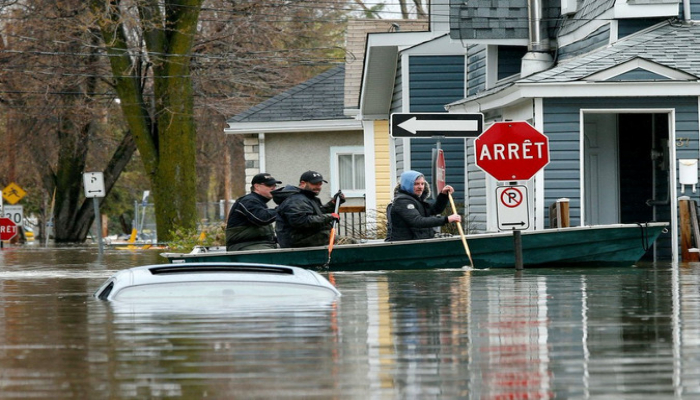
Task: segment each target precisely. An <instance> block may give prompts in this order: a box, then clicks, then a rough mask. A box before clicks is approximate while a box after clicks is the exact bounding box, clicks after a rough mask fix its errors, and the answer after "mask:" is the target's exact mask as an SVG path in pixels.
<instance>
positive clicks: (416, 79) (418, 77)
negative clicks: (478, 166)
mask: <svg viewBox="0 0 700 400" xmlns="http://www.w3.org/2000/svg"><path fill="white" fill-rule="evenodd" d="M408 65H409V72H408V79H409V99H410V112H446V111H445V104H447V103H451V102H453V101H456V100H461V99H462V98H464V76H465V74H464V56H462V55H458V56H410V58H409V61H408ZM437 141H438V139H428V138H426V139H412V140H411V169H413V170H416V171H420V172H422V173H424V174H425V175H426V178H428V180H430V175H431V173H432V165H431V161H432V149H433V148H435V146H436V144H437ZM440 145H441V148H442V149H443V151H444V152H445V164H446V172H447V175H446V177H445V180H446V182H447V183H448V184H449V185H452V186H453V187H454V188H455V195H454V197H455V199H456V200H455V201H456V202H459V203H462V201H460V200H459V199H464V139H453V138H452V139H446V138H443V139H440Z"/></svg>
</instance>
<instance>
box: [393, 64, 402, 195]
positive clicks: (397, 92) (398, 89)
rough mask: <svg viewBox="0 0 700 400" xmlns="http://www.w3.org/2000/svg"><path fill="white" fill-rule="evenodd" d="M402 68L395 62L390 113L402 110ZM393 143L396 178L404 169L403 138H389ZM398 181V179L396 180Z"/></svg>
mask: <svg viewBox="0 0 700 400" xmlns="http://www.w3.org/2000/svg"><path fill="white" fill-rule="evenodd" d="M402 88H403V70H402V68H401V62H398V63H397V66H396V76H395V78H394V91H393V93H392V99H391V113H395V112H402V111H403V108H402V106H403V89H402ZM390 140H391V141H393V143H394V153H395V154H396V159H395V162H396V170H394V174H396V176H397V178H398V174H399V172H400V171H404V170H405V169H406V168H405V167H404V157H403V142H404V141H403V139H390ZM396 181H397V182H398V179H397V180H396Z"/></svg>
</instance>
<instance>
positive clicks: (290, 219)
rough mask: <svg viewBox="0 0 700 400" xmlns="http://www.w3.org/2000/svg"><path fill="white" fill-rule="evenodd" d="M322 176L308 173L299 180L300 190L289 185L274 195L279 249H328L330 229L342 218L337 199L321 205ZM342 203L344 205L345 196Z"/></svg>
mask: <svg viewBox="0 0 700 400" xmlns="http://www.w3.org/2000/svg"><path fill="white" fill-rule="evenodd" d="M324 182H325V183H328V182H326V181H325V180H323V176H321V174H319V173H318V172H316V171H306V172H304V173H303V174H302V175H301V177H300V178H299V187H295V186H291V185H287V186H285V187H284V188H283V189H280V190H275V191H274V192H273V193H272V196H273V199H274V201H275V203H277V204H279V206H278V207H277V215H278V217H277V222H276V223H275V231H276V232H277V240H278V242H279V244H280V247H310V246H325V245H327V244H328V242H329V241H330V234H331V226H332V224H333V221H334V220H337V219H339V217H338V214H335V213H334V212H333V211H334V210H335V199H333V200H331V201H329V202H328V203H326V204H321V200H320V199H319V198H318V194H319V193H321V188H322V187H323V183H324ZM340 201H341V203H342V201H343V197H342V196H341V198H340Z"/></svg>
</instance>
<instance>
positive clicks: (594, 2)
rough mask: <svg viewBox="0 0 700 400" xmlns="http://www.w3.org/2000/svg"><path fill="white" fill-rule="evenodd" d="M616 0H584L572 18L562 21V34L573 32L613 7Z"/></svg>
mask: <svg viewBox="0 0 700 400" xmlns="http://www.w3.org/2000/svg"><path fill="white" fill-rule="evenodd" d="M614 5H615V0H583V1H582V2H581V5H580V6H579V8H578V10H577V11H576V13H575V14H574V15H573V16H572V18H567V19H565V20H564V21H563V22H562V27H561V31H560V32H559V34H560V35H566V34H568V33H571V32H573V31H575V30H577V29H579V28H581V27H582V26H583V25H585V24H587V23H589V22H590V21H594V20H595V19H596V18H598V17H600V16H601V15H602V14H603V13H604V12H606V11H607V10H609V9H611V8H613V6H614Z"/></svg>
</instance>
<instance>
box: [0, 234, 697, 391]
mask: <svg viewBox="0 0 700 400" xmlns="http://www.w3.org/2000/svg"><path fill="white" fill-rule="evenodd" d="M163 261H164V259H160V257H159V256H158V251H152V250H151V251H137V252H130V251H124V250H121V251H120V250H106V251H105V252H104V253H103V254H101V255H100V254H99V252H98V251H97V249H96V248H94V247H92V248H90V247H72V248H48V249H46V248H38V247H35V248H32V247H26V248H5V249H3V250H1V251H0V399H17V398H33V399H91V400H92V399H171V398H173V399H174V398H178V399H179V398H183V399H203V398H207V399H251V398H253V399H273V398H298V399H302V398H303V399H494V400H500V399H504V400H505V399H554V398H556V399H698V398H700V299H699V297H700V264H689V265H681V266H675V267H674V266H671V265H669V264H642V265H639V266H636V267H629V268H593V269H570V270H554V269H530V270H528V269H526V270H524V271H520V272H516V271H515V270H472V271H469V270H462V269H459V270H449V271H448V270H441V271H408V272H390V271H381V272H373V273H347V274H343V273H335V274H333V276H332V277H330V278H333V280H334V281H335V283H336V285H337V287H338V289H339V290H340V291H341V292H342V294H343V296H342V297H341V298H340V299H339V300H338V301H337V302H335V303H333V304H315V305H314V304H303V305H297V306H294V307H291V306H290V305H289V304H280V305H279V306H274V305H268V306H265V307H251V308H243V309H241V308H233V307H232V308H228V307H225V306H224V307H216V308H207V309H202V310H198V309H193V308H192V307H186V306H183V307H182V308H181V309H178V308H177V307H172V308H170V309H167V310H158V309H149V308H145V307H144V308H143V309H142V308H139V307H130V308H119V307H115V306H113V305H111V304H109V303H107V302H104V301H100V300H96V299H94V298H92V293H93V292H94V291H95V290H96V289H97V288H98V287H99V286H100V284H101V283H102V282H104V280H105V279H107V278H108V277H109V276H111V275H112V274H113V273H114V272H115V271H117V270H120V269H124V268H129V267H133V266H138V265H147V264H153V263H161V262H163ZM390 267H391V266H390V265H387V269H389V268H390Z"/></svg>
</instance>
